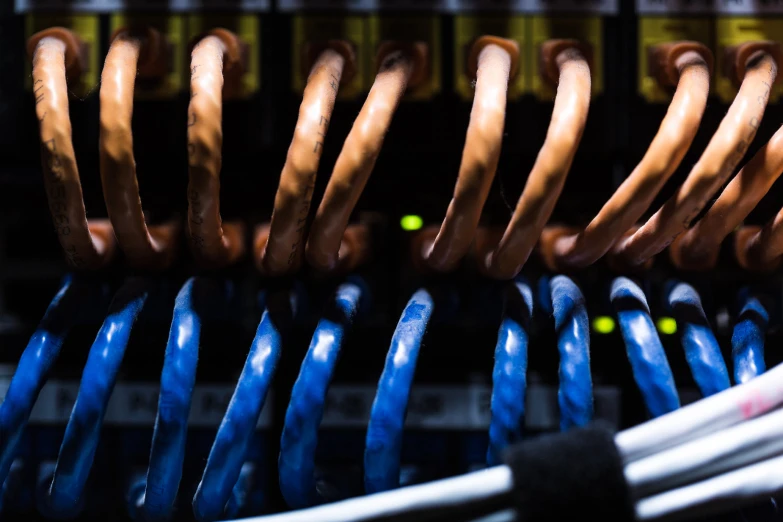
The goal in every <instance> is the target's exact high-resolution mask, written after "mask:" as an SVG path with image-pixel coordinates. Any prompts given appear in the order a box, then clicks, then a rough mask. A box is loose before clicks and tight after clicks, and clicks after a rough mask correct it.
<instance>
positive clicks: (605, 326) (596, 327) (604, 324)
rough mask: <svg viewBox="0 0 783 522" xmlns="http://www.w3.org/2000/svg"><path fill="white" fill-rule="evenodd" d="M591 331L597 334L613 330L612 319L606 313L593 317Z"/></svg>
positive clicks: (608, 332)
mask: <svg viewBox="0 0 783 522" xmlns="http://www.w3.org/2000/svg"><path fill="white" fill-rule="evenodd" d="M593 331H595V332H596V333H599V334H610V333H612V332H614V319H612V318H611V317H609V316H608V315H602V316H599V317H596V318H595V319H593Z"/></svg>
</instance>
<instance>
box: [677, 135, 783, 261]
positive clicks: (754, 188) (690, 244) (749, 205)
mask: <svg viewBox="0 0 783 522" xmlns="http://www.w3.org/2000/svg"><path fill="white" fill-rule="evenodd" d="M781 173H783V127H781V128H780V129H778V131H777V132H776V133H775V135H774V136H772V139H770V140H769V142H768V143H767V144H766V145H764V146H763V147H762V148H761V149H759V151H758V152H757V153H756V155H755V156H753V159H751V160H750V161H749V162H748V163H747V165H745V166H744V167H743V168H742V170H741V171H740V172H739V174H737V176H735V177H734V179H732V180H731V182H730V183H729V184H728V186H727V187H726V189H725V190H724V191H723V193H722V194H721V195H720V197H719V198H718V200H717V201H716V202H715V203H714V204H713V205H712V207H711V208H710V210H709V211H708V212H707V214H706V215H705V216H704V217H703V218H701V219H700V220H699V221H698V222H697V223H696V224H695V225H694V226H693V227H692V228H691V229H690V230H688V231H686V232H684V233H683V234H681V235H680V236H679V237H678V238H677V239H676V240H675V241H674V243H672V245H671V247H669V253H670V255H671V258H672V261H673V262H674V264H675V265H676V266H678V267H680V268H687V269H709V268H712V267H713V266H715V263H716V262H717V260H718V254H719V251H720V245H721V243H722V242H723V240H724V239H725V238H726V237H727V236H728V235H729V234H731V232H732V231H734V229H735V228H736V227H737V225H739V224H740V223H741V222H742V220H743V219H745V217H747V215H748V214H750V212H751V211H752V210H753V208H754V207H755V206H756V204H758V202H759V201H761V198H763V197H764V195H765V194H766V193H767V192H768V191H769V189H770V188H771V187H772V184H773V183H775V180H777V179H778V177H780V174H781Z"/></svg>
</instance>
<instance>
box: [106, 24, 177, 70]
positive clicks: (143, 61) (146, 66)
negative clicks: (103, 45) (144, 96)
mask: <svg viewBox="0 0 783 522" xmlns="http://www.w3.org/2000/svg"><path fill="white" fill-rule="evenodd" d="M123 35H124V36H125V37H128V38H138V39H139V40H140V41H141V50H140V52H139V78H142V79H159V78H162V77H163V76H165V75H166V74H167V73H168V72H169V66H170V63H169V61H170V60H169V55H170V54H171V53H170V52H169V43H168V41H167V40H166V36H165V35H163V34H162V33H161V32H160V31H158V30H157V29H155V28H153V27H151V26H148V25H140V26H135V25H134V26H129V27H120V28H119V29H117V30H116V31H114V34H112V35H111V38H110V39H109V42H110V43H111V42H113V41H114V40H116V39H117V38H121V37H123Z"/></svg>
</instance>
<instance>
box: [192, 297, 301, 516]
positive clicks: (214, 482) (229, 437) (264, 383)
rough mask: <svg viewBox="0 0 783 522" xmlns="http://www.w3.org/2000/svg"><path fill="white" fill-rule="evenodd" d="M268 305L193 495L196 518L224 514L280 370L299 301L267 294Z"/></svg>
mask: <svg viewBox="0 0 783 522" xmlns="http://www.w3.org/2000/svg"><path fill="white" fill-rule="evenodd" d="M266 304H267V307H266V309H265V310H264V314H263V315H262V316H261V322H260V323H259V325H258V329H257V330H256V336H255V338H254V339H253V344H252V345H251V347H250V352H249V353H248V355H247V359H246V361H245V367H244V368H243V370H242V375H241V376H240V377H239V382H237V386H236V388H235V389H234V395H233V396H232V397H231V402H230V403H229V405H228V409H227V410H226V414H225V415H224V416H223V421H222V422H221V424H220V428H218V432H217V436H216V437H215V441H214V443H213V444H212V449H211V450H210V452H209V458H208V459H207V465H206V467H205V468H204V473H203V475H202V476H201V482H200V483H199V485H198V489H197V490H196V494H195V495H194V497H193V514H194V515H195V516H196V518H197V519H198V520H200V521H210V520H216V519H218V518H219V517H221V516H223V514H224V510H225V507H226V504H227V502H228V501H229V499H230V497H231V494H232V490H233V488H234V486H235V485H236V483H237V480H239V478H240V474H241V471H242V466H243V464H244V463H245V457H246V455H247V450H248V446H249V444H250V441H251V439H252V438H253V433H254V432H255V428H256V424H257V423H258V417H259V415H260V414H261V409H262V408H263V406H264V401H265V400H266V395H267V392H268V391H269V385H270V384H271V382H272V377H274V374H275V370H276V369H277V362H278V360H279V359H280V351H281V345H282V342H283V332H284V331H285V330H286V329H287V328H288V327H289V326H290V322H291V319H292V316H293V311H294V309H295V306H296V299H295V298H294V294H293V293H291V292H283V293H275V294H270V295H269V296H268V299H267V301H266Z"/></svg>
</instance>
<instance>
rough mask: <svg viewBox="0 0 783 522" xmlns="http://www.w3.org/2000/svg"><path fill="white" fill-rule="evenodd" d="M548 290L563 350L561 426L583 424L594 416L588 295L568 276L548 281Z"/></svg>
mask: <svg viewBox="0 0 783 522" xmlns="http://www.w3.org/2000/svg"><path fill="white" fill-rule="evenodd" d="M549 292H550V298H551V300H552V310H553V316H554V321H555V332H556V334H557V349H558V351H559V352H560V368H559V377H560V385H559V387H558V390H557V402H558V405H559V406H560V429H561V430H567V429H570V428H572V427H574V426H584V425H586V424H587V423H589V422H590V421H591V420H592V418H593V379H592V376H591V374H590V322H589V319H588V317H587V308H586V307H585V298H584V296H583V295H582V291H581V290H580V289H579V287H578V286H577V285H576V284H575V283H574V282H573V281H572V280H571V279H569V278H568V277H566V276H562V275H560V276H556V277H553V278H552V279H551V280H550V281H549Z"/></svg>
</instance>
